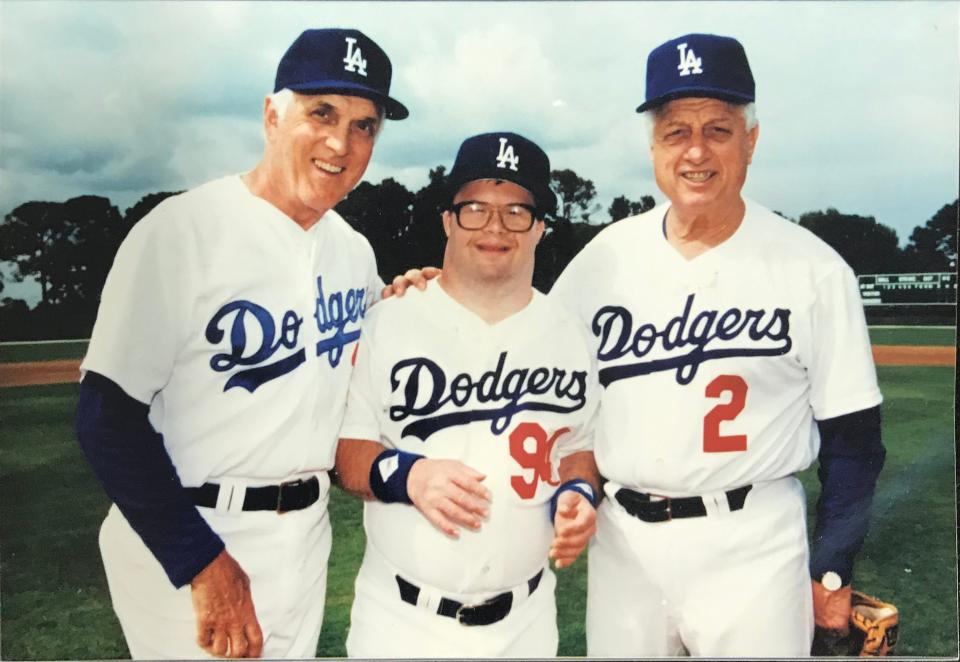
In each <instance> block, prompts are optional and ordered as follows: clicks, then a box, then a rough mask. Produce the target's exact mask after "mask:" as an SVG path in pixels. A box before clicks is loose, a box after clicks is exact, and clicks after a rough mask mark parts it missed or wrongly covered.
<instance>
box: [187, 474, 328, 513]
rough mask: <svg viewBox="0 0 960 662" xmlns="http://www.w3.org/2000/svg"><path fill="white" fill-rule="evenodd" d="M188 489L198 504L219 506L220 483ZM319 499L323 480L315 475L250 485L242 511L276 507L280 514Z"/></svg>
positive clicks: (300, 507)
mask: <svg viewBox="0 0 960 662" xmlns="http://www.w3.org/2000/svg"><path fill="white" fill-rule="evenodd" d="M185 489H186V490H187V493H188V494H189V495H190V498H191V499H193V503H195V504H196V505H198V506H202V507H204V508H216V507H217V499H218V497H219V495H220V489H221V488H220V485H217V484H216V483H204V484H203V485H201V486H200V487H187V488H185ZM224 489H226V488H224ZM319 498H320V481H319V480H317V477H316V476H314V477H313V478H310V479H308V480H303V479H302V478H298V479H297V480H289V481H287V482H285V483H280V484H279V485H264V486H263V487H248V488H247V489H246V493H245V495H244V497H243V510H275V511H276V512H278V513H286V512H289V511H291V510H303V509H304V508H308V507H310V506H312V505H313V504H314V503H316V502H317V499H319Z"/></svg>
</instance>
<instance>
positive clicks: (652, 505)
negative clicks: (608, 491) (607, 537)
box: [614, 485, 753, 522]
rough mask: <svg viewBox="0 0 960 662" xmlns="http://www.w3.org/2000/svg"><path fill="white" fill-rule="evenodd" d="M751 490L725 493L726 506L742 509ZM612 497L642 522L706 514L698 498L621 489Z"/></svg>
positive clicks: (747, 487) (739, 488)
mask: <svg viewBox="0 0 960 662" xmlns="http://www.w3.org/2000/svg"><path fill="white" fill-rule="evenodd" d="M751 489H753V485H744V486H743V487H738V488H737V489H735V490H728V491H727V492H726V495H727V504H728V505H729V506H730V510H731V511H734V510H740V509H741V508H743V504H744V502H745V501H746V500H747V493H748V492H749V491H750V490H751ZM614 497H615V498H616V500H617V503H619V504H620V505H621V506H623V509H624V510H626V511H627V512H628V513H629V514H631V515H633V516H634V517H636V518H637V519H642V520H643V521H644V522H669V521H670V520H672V519H681V518H684V517H703V516H704V515H706V514H707V507H706V506H704V505H703V499H702V498H700V497H698V496H694V497H680V498H677V499H672V498H670V497H664V496H660V495H658V494H645V493H643V492H634V491H633V490H629V489H627V488H626V487H621V488H620V489H619V490H617V493H616V494H615V495H614ZM657 497H659V498H657ZM654 499H656V500H654Z"/></svg>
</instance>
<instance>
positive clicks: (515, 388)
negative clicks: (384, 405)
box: [390, 352, 587, 441]
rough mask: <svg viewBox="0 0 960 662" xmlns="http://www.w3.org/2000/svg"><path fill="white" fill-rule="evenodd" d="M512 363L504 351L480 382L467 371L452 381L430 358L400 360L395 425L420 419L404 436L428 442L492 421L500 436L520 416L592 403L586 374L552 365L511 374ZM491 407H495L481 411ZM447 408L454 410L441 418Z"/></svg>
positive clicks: (393, 375) (394, 377)
mask: <svg viewBox="0 0 960 662" xmlns="http://www.w3.org/2000/svg"><path fill="white" fill-rule="evenodd" d="M507 358H508V357H507V352H501V353H500V357H499V359H498V361H497V367H496V368H494V369H492V370H487V371H486V372H484V373H483V374H481V375H480V376H479V377H474V376H473V375H470V374H469V373H466V372H462V373H459V374H457V375H456V376H454V377H453V378H452V379H448V378H447V374H446V372H444V370H443V368H441V367H440V366H439V365H437V364H436V363H434V362H433V361H431V360H430V359H428V358H425V357H422V356H418V357H415V358H410V359H404V360H402V361H398V362H397V363H396V364H394V366H393V369H392V370H391V372H390V388H391V390H392V392H394V393H398V392H399V393H401V394H402V403H401V404H398V405H394V406H392V407H390V420H393V421H402V420H404V419H406V418H408V417H411V416H415V417H419V418H417V420H415V421H413V422H412V423H409V424H408V425H407V426H406V427H404V428H403V431H402V434H403V436H407V435H412V436H414V437H417V438H418V439H420V440H421V441H426V440H427V438H429V437H430V435H432V434H433V433H434V432H437V431H438V430H442V429H444V428H448V427H452V426H455V425H466V424H468V423H473V422H474V421H490V430H491V432H493V433H494V434H500V433H501V432H503V431H504V430H505V429H506V428H507V426H509V425H510V421H511V420H512V419H513V416H514V414H516V413H517V412H520V411H525V410H529V411H550V412H559V413H568V412H573V411H577V410H578V409H580V408H582V407H583V406H584V404H585V403H586V390H587V373H586V371H578V370H573V371H570V372H569V373H568V372H567V371H566V370H562V369H560V368H548V367H546V366H541V367H536V368H526V367H525V368H513V369H511V370H508V371H507V370H505V366H506V364H507ZM485 404H490V405H493V406H491V407H486V408H484V407H481V406H478V405H485ZM447 405H453V407H454V411H447V412H445V413H443V414H437V412H438V411H440V410H441V409H442V408H444V407H446V406H447Z"/></svg>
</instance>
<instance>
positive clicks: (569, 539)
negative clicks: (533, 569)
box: [548, 491, 597, 570]
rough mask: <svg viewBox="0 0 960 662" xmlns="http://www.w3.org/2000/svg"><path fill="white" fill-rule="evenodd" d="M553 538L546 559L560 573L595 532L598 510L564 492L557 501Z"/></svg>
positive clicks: (579, 497) (584, 500) (571, 492)
mask: <svg viewBox="0 0 960 662" xmlns="http://www.w3.org/2000/svg"><path fill="white" fill-rule="evenodd" d="M553 530H554V537H553V542H552V543H550V552H549V554H548V556H549V557H550V558H551V559H553V562H554V565H555V566H556V568H557V569H558V570H559V569H560V568H565V567H567V566H569V565H572V564H573V562H574V561H576V560H577V557H578V556H580V552H582V551H583V548H584V547H586V546H587V543H588V542H589V541H590V538H591V537H592V536H593V534H594V533H596V531H597V511H596V510H595V509H594V507H593V504H591V503H590V501H588V500H587V498H586V497H584V496H583V495H582V494H579V493H577V492H573V491H565V492H563V493H562V494H560V497H559V498H558V499H557V514H556V517H555V518H554V520H553Z"/></svg>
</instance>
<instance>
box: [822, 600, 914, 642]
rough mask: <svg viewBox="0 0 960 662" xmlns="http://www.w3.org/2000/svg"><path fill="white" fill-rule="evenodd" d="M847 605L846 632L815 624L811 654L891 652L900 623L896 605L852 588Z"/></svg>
mask: <svg viewBox="0 0 960 662" xmlns="http://www.w3.org/2000/svg"><path fill="white" fill-rule="evenodd" d="M851 606H852V609H851V611H850V633H849V634H846V635H842V636H841V635H838V634H837V633H836V632H833V631H830V630H822V629H820V628H817V630H816V632H815V633H814V637H813V649H812V650H811V654H812V655H814V656H818V657H820V656H826V655H843V656H859V657H880V656H886V655H893V654H894V651H893V649H894V646H896V644H897V628H898V626H899V624H900V612H899V611H897V608H896V606H894V605H892V604H890V603H889V602H884V601H883V600H880V599H878V598H874V597H873V596H870V595H866V594H865V593H861V592H860V591H854V592H853V596H852V599H851Z"/></svg>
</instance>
